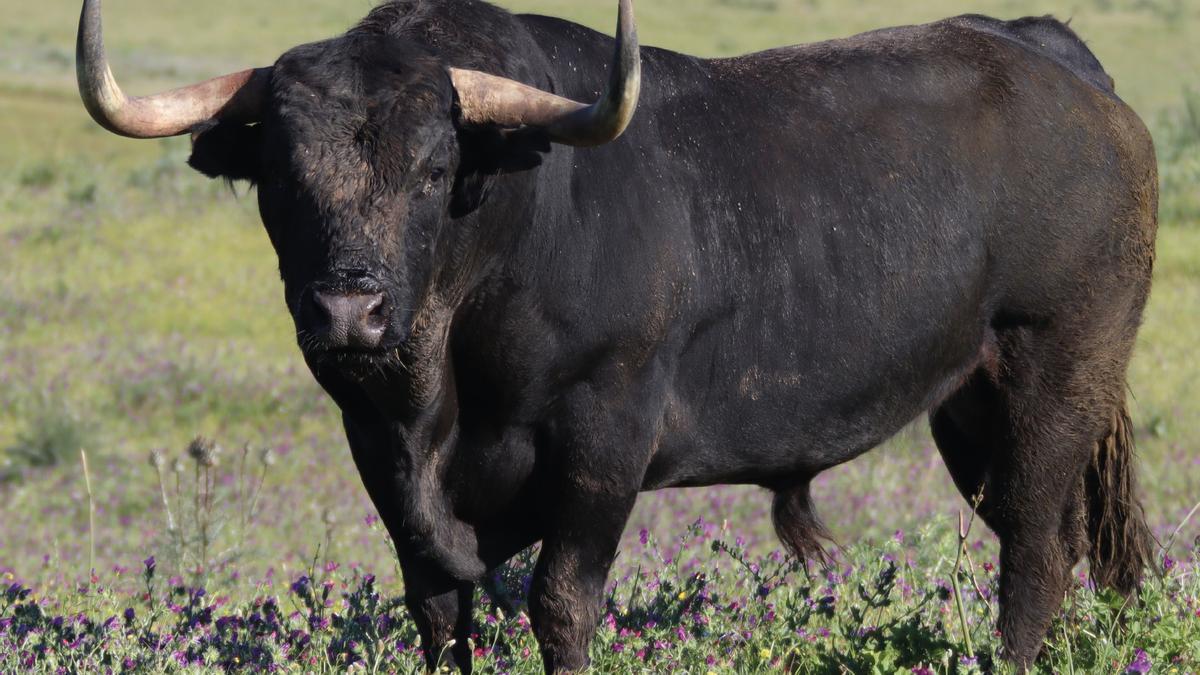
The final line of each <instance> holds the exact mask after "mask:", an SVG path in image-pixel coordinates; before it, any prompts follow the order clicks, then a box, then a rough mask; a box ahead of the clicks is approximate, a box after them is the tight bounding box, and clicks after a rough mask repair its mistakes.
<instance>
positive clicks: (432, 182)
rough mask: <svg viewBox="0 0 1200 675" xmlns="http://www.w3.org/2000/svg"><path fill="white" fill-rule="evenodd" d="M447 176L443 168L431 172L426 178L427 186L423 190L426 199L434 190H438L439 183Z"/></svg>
mask: <svg viewBox="0 0 1200 675" xmlns="http://www.w3.org/2000/svg"><path fill="white" fill-rule="evenodd" d="M445 175H446V170H445V169H441V168H438V169H434V170H432V171H430V172H429V176H428V177H426V178H425V186H424V189H423V190H422V192H424V193H425V196H426V197H428V196H430V195H432V194H433V192H434V190H435V189H436V188H437V184H438V181H440V180H441V179H442V177H443V176H445Z"/></svg>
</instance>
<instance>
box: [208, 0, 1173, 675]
mask: <svg viewBox="0 0 1200 675" xmlns="http://www.w3.org/2000/svg"><path fill="white" fill-rule="evenodd" d="M612 49H613V44H612V40H611V39H610V38H608V37H606V36H604V35H601V34H598V33H595V32H593V31H591V30H588V29H586V28H583V27H581V26H578V25H576V24H573V23H569V22H566V21H561V20H557V19H552V18H546V17H537V16H512V15H510V14H508V13H506V12H504V11H502V10H500V9H497V8H495V7H492V6H490V5H487V4H485V3H482V2H476V1H473V0H458V1H453V2H452V1H450V0H423V1H419V2H418V1H416V0H411V1H405V2H389V3H386V4H384V5H382V6H380V7H378V8H376V9H375V10H373V11H372V12H371V13H370V15H369V16H368V17H367V18H366V19H365V20H364V21H363V22H362V24H361V25H359V26H358V27H356V28H355V29H353V30H351V31H350V32H349V33H347V34H346V35H344V36H342V37H339V38H336V39H333V40H329V41H326V42H321V43H316V44H312V45H305V46H302V47H297V48H296V49H294V50H292V51H290V52H288V53H287V54H285V55H284V56H283V57H282V58H281V59H280V60H279V62H278V64H277V65H276V66H275V68H274V71H273V75H272V93H271V101H270V105H269V110H268V111H267V115H266V117H265V119H264V120H263V121H262V123H261V124H259V125H258V126H256V127H253V128H226V127H225V126H224V125H219V126H217V127H216V128H213V129H210V130H208V131H205V132H204V133H202V134H201V135H200V136H199V138H198V139H197V141H196V149H195V154H194V156H193V159H192V163H193V165H194V166H196V167H197V168H198V169H200V170H201V171H203V172H205V173H206V174H208V175H225V176H230V177H234V178H248V179H251V180H253V181H255V182H256V183H257V184H258V186H259V188H258V195H259V201H260V206H261V211H262V216H263V220H264V222H265V224H266V227H267V231H268V232H269V233H270V236H271V240H272V242H273V243H274V245H275V247H276V250H277V251H278V253H279V259H280V269H281V272H282V275H283V279H284V282H285V288H286V299H287V303H288V306H289V308H290V309H291V311H292V313H293V315H294V316H295V317H296V321H297V328H298V331H299V335H300V340H301V345H302V347H304V353H305V357H306V358H307V359H308V362H309V364H310V366H311V368H312V371H313V373H314V375H315V376H316V377H317V379H318V380H319V381H320V383H321V384H322V385H323V386H324V387H325V389H326V390H327V391H328V392H329V393H330V395H331V396H332V397H333V398H334V400H335V401H336V402H337V403H338V405H339V406H340V407H341V409H342V411H343V414H344V422H345V427H346V433H347V437H348V438H349V441H350V445H351V449H352V451H353V454H354V460H355V462H356V463H357V465H358V467H359V469H360V471H361V473H362V476H363V482H364V484H365V485H366V488H367V490H368V492H369V493H370V495H371V498H372V499H373V500H374V502H375V504H376V505H377V507H378V509H379V512H380V515H381V517H382V518H383V520H384V522H385V523H386V524H387V526H388V529H389V531H390V533H391V535H392V537H393V539H394V540H395V542H396V547H397V551H398V553H399V556H400V560H401V564H402V566H403V570H404V574H405V578H406V584H407V593H408V605H409V607H410V608H411V610H412V611H413V612H414V614H415V616H416V619H417V622H418V626H420V628H421V632H422V637H423V640H424V644H425V645H426V649H427V653H428V654H429V657H430V664H431V665H435V664H436V659H437V655H438V654H439V653H440V651H441V649H440V647H441V646H442V645H444V644H446V642H447V641H449V640H450V639H451V638H455V639H457V641H458V642H457V645H456V646H455V647H454V649H453V650H452V652H453V657H454V659H455V660H457V663H458V665H459V666H460V667H462V668H464V669H466V670H469V668H470V654H469V651H468V650H467V647H466V645H467V640H466V632H467V630H468V629H469V616H470V607H469V602H470V598H471V593H470V589H471V588H472V584H474V583H475V582H477V581H478V580H479V579H480V578H481V577H483V576H484V574H485V573H486V572H487V571H488V570H490V569H492V568H494V567H496V566H497V565H500V564H501V563H503V562H504V561H505V560H507V559H508V558H509V557H510V556H511V555H513V554H514V553H515V552H517V551H519V550H520V549H522V548H524V547H526V546H528V545H529V544H531V543H533V542H535V541H538V540H541V541H542V542H543V548H542V554H541V558H540V560H539V562H538V567H537V572H536V578H535V581H534V586H533V595H532V599H531V610H532V618H533V621H534V628H535V630H536V633H537V635H538V639H539V641H540V644H541V646H542V650H543V656H544V658H545V663H546V668H547V671H560V670H576V669H579V668H582V667H583V666H585V665H586V654H587V645H588V642H589V640H590V636H591V633H592V631H593V628H594V627H595V625H596V621H597V617H598V611H599V607H600V599H601V594H602V590H603V587H604V582H605V576H606V574H607V572H608V568H609V565H610V564H611V562H612V558H613V555H614V553H615V551H616V547H617V542H618V540H619V538H620V534H621V531H622V528H623V527H624V524H625V519H626V517H627V515H628V513H629V510H630V509H631V508H632V506H633V503H634V500H635V497H636V495H637V493H638V491H640V490H652V489H657V488H663V487H669V486H697V485H711V484H715V483H730V482H734V483H755V484H760V485H764V486H767V487H769V488H771V489H772V490H775V491H776V492H777V495H778V496H777V499H776V503H775V510H774V515H775V519H776V527H777V529H778V531H779V533H780V535H781V536H782V537H783V539H784V540H785V542H787V544H788V545H789V546H791V547H792V548H793V549H794V550H795V551H796V552H797V553H800V554H810V555H817V554H819V551H820V547H819V543H818V540H819V535H820V525H819V523H818V521H817V520H816V518H815V516H814V514H813V513H812V508H811V504H810V502H809V495H808V483H809V481H810V480H811V478H812V477H813V476H815V475H816V474H817V473H819V472H820V471H822V470H824V469H827V468H829V467H832V466H834V465H837V464H840V463H842V462H845V461H848V460H850V459H852V458H854V457H855V456H857V455H859V454H861V453H863V452H866V451H867V450H869V449H870V448H872V447H874V446H875V445H877V444H879V443H880V442H881V441H883V440H884V439H886V438H888V437H889V436H890V435H892V434H893V433H895V432H896V431H897V430H898V429H900V428H901V427H902V426H904V425H905V424H907V423H908V422H909V421H911V420H913V419H914V418H916V417H918V416H919V415H921V414H923V413H925V412H927V411H933V426H934V431H935V435H936V437H937V441H938V444H939V447H940V448H941V449H942V452H943V454H944V455H945V457H946V461H947V466H948V467H949V468H950V470H951V472H952V474H953V476H954V479H955V481H956V482H957V484H958V485H959V486H960V488H962V490H963V491H964V492H965V493H967V494H969V495H970V494H974V493H975V492H977V491H978V490H980V489H982V490H983V493H984V503H983V507H982V511H983V515H984V517H985V519H986V520H987V522H988V523H989V524H990V525H991V526H992V527H993V528H994V529H995V530H996V532H997V533H998V534H999V536H1000V538H1001V543H1002V549H1003V552H1002V564H1003V574H1002V580H1001V595H1002V615H1001V619H1000V626H1001V629H1002V630H1003V631H1004V643H1005V648H1006V650H1007V656H1008V657H1009V658H1010V659H1011V660H1013V661H1014V662H1016V663H1018V664H1021V665H1029V664H1030V662H1031V661H1032V660H1033V659H1034V657H1035V656H1036V654H1037V653H1038V651H1039V649H1040V646H1041V643H1042V639H1043V637H1044V635H1045V632H1046V630H1047V628H1048V626H1049V624H1050V621H1051V618H1052V617H1053V616H1054V613H1055V612H1056V611H1057V610H1058V607H1059V604H1060V603H1061V601H1062V598H1063V593H1064V592H1065V589H1066V588H1067V584H1068V581H1069V574H1070V569H1071V567H1072V566H1073V565H1074V564H1075V562H1076V561H1078V560H1079V558H1080V557H1081V556H1082V555H1084V554H1086V553H1088V551H1089V550H1091V551H1093V555H1099V556H1102V560H1101V562H1102V564H1103V567H1102V570H1103V576H1102V580H1110V581H1112V582H1113V583H1114V584H1115V585H1118V586H1120V587H1121V588H1122V589H1125V590H1128V589H1131V588H1133V587H1135V586H1136V582H1137V579H1138V578H1140V573H1141V564H1142V563H1143V562H1144V560H1143V559H1142V555H1143V553H1144V550H1143V549H1142V548H1140V547H1139V545H1138V543H1137V542H1139V541H1142V539H1141V538H1142V537H1143V535H1144V532H1145V530H1144V522H1143V521H1142V516H1141V510H1140V508H1139V507H1137V505H1136V497H1135V496H1134V495H1133V494H1132V486H1133V478H1132V477H1133V463H1132V446H1131V443H1130V442H1129V438H1128V434H1127V433H1126V432H1127V430H1128V424H1125V425H1124V426H1121V425H1116V426H1114V425H1113V423H1112V420H1114V419H1125V417H1124V399H1123V394H1122V387H1123V384H1124V374H1125V368H1126V365H1127V363H1128V359H1129V354H1130V350H1131V348H1132V345H1133V341H1134V336H1135V333H1136V329H1137V326H1138V323H1139V320H1140V316H1141V311H1142V308H1143V305H1144V303H1145V300H1146V296H1147V293H1148V291H1149V286H1150V272H1151V265H1152V260H1153V246H1154V235H1155V223H1156V221H1155V218H1156V200H1157V193H1156V178H1155V160H1154V156H1153V150H1152V147H1151V143H1150V139H1149V136H1148V135H1147V133H1146V131H1145V129H1144V127H1143V125H1142V124H1141V122H1140V121H1139V120H1138V118H1137V117H1136V116H1135V115H1134V114H1133V113H1132V112H1131V111H1130V110H1129V109H1128V108H1127V107H1125V106H1124V104H1122V103H1121V102H1120V100H1119V99H1117V98H1116V97H1115V95H1114V94H1113V93H1112V92H1113V88H1112V83H1111V79H1109V78H1108V76H1107V75H1106V74H1105V73H1104V71H1103V70H1102V69H1101V67H1100V65H1099V63H1098V62H1096V60H1095V58H1094V57H1093V56H1092V55H1091V53H1090V52H1089V51H1088V50H1087V48H1086V47H1085V46H1084V45H1083V44H1082V42H1080V41H1079V40H1078V38H1076V37H1075V36H1074V34H1073V33H1071V31H1070V30H1069V29H1068V28H1066V27H1065V26H1063V25H1062V24H1060V23H1058V22H1056V21H1053V20H1051V19H1025V20H1020V21H1015V22H1007V23H1006V22H1000V21H995V20H992V19H987V18H984V17H960V18H958V19H949V20H946V21H943V22H938V23H934V24H929V25H925V26H914V27H904V28H894V29H887V30H881V31H875V32H873V33H868V34H864V35H860V36H856V37H852V38H848V39H845V40H838V41H832V42H824V43H819V44H812V45H804V46H798V47H790V48H785V49H777V50H772V51H768V52H763V53H759V54H752V55H748V56H743V57H738V58H733V59H717V60H704V59H699V58H694V57H691V56H686V55H682V54H677V53H673V52H670V51H665V50H660V49H651V48H647V49H644V50H643V54H642V56H643V68H644V74H643V78H644V88H643V95H642V99H641V104H640V107H639V110H638V112H637V115H636V117H635V119H634V122H633V124H632V126H631V127H630V128H629V130H628V132H627V133H626V134H625V136H623V137H622V138H620V139H619V140H617V141H616V142H614V143H611V144H608V145H605V146H603V147H599V148H595V149H587V150H583V149H572V148H567V147H561V146H555V147H550V146H549V145H548V144H547V143H546V140H545V138H544V136H542V135H541V134H540V133H539V132H538V131H537V130H517V131H512V130H499V129H478V128H465V127H464V126H463V125H462V124H461V123H460V122H459V119H458V111H457V110H456V99H455V94H454V91H453V89H452V84H451V80H450V78H449V76H448V72H447V67H448V66H457V67H467V68H476V69H482V70H486V71H489V72H492V73H496V74H501V75H505V76H507V77H510V78H513V79H517V80H520V81H523V82H526V83H528V84H530V85H533V86H537V87H540V88H542V89H545V90H549V91H554V92H557V93H561V94H563V95H566V96H570V97H573V98H575V99H578V100H591V99H593V98H594V97H595V96H596V94H597V92H598V89H599V88H600V87H601V86H602V84H603V83H604V82H605V81H606V68H607V64H608V62H609V60H610V56H611V52H612ZM314 285H319V286H320V287H321V288H328V287H334V288H339V287H341V288H368V287H369V288H370V289H372V292H375V290H376V289H377V290H381V291H382V292H383V293H384V297H385V307H386V313H387V332H386V337H385V339H384V345H383V346H384V348H383V349H381V350H380V351H379V352H377V353H371V354H347V353H343V352H334V351H329V350H327V349H323V348H322V345H321V344H319V343H318V342H316V341H313V340H311V339H308V338H307V337H306V334H305V321H306V320H305V313H304V307H305V303H306V301H307V300H306V298H307V297H308V295H309V294H310V293H311V291H312V288H313V287H314ZM1098 448H1101V449H1102V450H1098ZM1071 486H1074V487H1073V488H1072V489H1067V488H1068V487H1071ZM1114 500H1117V501H1114ZM1089 537H1090V538H1091V539H1092V540H1097V539H1098V538H1102V539H1103V540H1102V541H1099V540H1097V541H1089Z"/></svg>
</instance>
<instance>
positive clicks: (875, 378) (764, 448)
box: [642, 330, 992, 490]
mask: <svg viewBox="0 0 1200 675" xmlns="http://www.w3.org/2000/svg"><path fill="white" fill-rule="evenodd" d="M991 340H992V338H991V334H990V331H986V330H985V331H982V335H981V337H980V338H979V339H978V340H971V341H970V343H964V344H961V345H958V346H955V347H953V348H950V349H949V350H948V351H950V352H952V353H957V354H959V355H958V356H955V357H952V358H947V359H945V360H944V362H943V363H941V364H940V366H939V367H937V368H932V369H928V370H923V371H916V372H911V373H908V374H906V375H903V376H896V375H895V374H894V372H888V373H881V372H872V371H871V370H870V369H869V368H868V369H855V368H847V369H845V370H843V371H840V376H841V377H840V379H839V380H838V381H837V382H829V381H823V380H828V374H827V373H823V372H822V371H820V370H816V369H808V370H800V369H797V370H795V371H790V372H789V371H781V370H778V369H777V370H771V371H768V370H766V369H763V368H761V367H755V366H751V367H749V368H745V369H741V370H740V371H739V372H738V374H737V376H736V377H730V378H726V379H727V384H726V385H725V386H723V387H721V388H719V389H713V388H708V389H704V388H694V389H689V388H688V386H687V384H686V383H685V384H684V385H683V386H682V387H677V388H676V389H675V391H673V392H672V395H671V396H669V397H668V403H667V405H666V407H665V410H664V413H663V421H662V433H661V434H660V436H659V441H658V444H657V447H656V448H655V451H654V455H653V458H652V460H651V462H650V465H649V468H648V470H647V472H646V476H645V480H644V481H643V484H642V488H643V489H644V490H655V489H660V488H667V487H692V486H703V485H717V484H731V483H734V484H738V483H740V484H757V485H764V486H767V487H771V486H773V485H776V484H787V483H789V482H791V481H794V480H796V479H797V478H811V477H812V476H813V475H816V474H817V473H819V472H821V471H823V470H825V469H828V468H831V467H833V466H836V465H838V464H842V463H844V462H847V461H849V460H851V459H854V458H855V457H857V456H859V455H861V454H863V453H865V452H867V451H868V450H870V449H872V448H874V447H876V446H877V445H879V444H880V443H882V442H883V441H885V440H887V439H888V438H890V437H891V436H893V435H895V434H896V433H897V432H899V431H900V430H901V429H903V428H904V426H905V425H907V424H909V423H910V422H912V421H913V420H914V419H916V418H918V417H919V416H920V415H922V414H923V413H925V412H926V411H928V410H930V409H931V408H933V407H935V406H936V405H938V404H939V403H940V402H941V401H943V400H945V398H946V397H948V396H949V395H950V394H952V393H953V392H954V391H955V390H956V389H957V388H958V387H959V386H961V384H962V382H963V381H964V380H965V378H966V377H967V376H968V375H970V373H972V372H973V371H975V370H976V369H977V368H978V367H979V366H980V364H981V363H982V362H983V361H984V359H986V358H988V354H990V353H991ZM901 370H902V369H901Z"/></svg>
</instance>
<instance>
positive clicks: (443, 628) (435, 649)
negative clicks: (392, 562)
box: [400, 554, 475, 673]
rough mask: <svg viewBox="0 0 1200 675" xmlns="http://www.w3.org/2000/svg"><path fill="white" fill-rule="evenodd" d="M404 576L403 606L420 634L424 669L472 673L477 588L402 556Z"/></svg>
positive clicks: (401, 565) (401, 566)
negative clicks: (473, 608) (470, 640)
mask: <svg viewBox="0 0 1200 675" xmlns="http://www.w3.org/2000/svg"><path fill="white" fill-rule="evenodd" d="M400 570H401V572H402V573H403V574H404V604H405V606H407V607H408V611H409V612H410V613H411V614H412V617H413V621H414V622H415V623H416V624H417V631H418V632H419V633H420V635H421V649H422V651H423V652H424V653H425V667H426V668H427V669H428V671H429V672H436V671H438V669H439V668H441V667H442V666H449V667H450V668H451V669H453V668H455V667H458V668H459V669H460V670H461V671H462V672H463V673H470V672H471V646H470V644H469V643H468V638H469V637H470V634H471V609H472V603H473V602H474V599H475V586H474V584H471V583H466V582H461V581H454V580H452V579H451V578H450V577H449V576H447V575H446V574H445V573H443V572H441V571H439V570H434V569H432V568H431V567H430V566H429V565H428V564H427V563H423V562H421V561H418V560H413V559H411V558H409V557H407V556H405V555H404V554H401V556H400Z"/></svg>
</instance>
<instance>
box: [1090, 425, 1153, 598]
mask: <svg viewBox="0 0 1200 675" xmlns="http://www.w3.org/2000/svg"><path fill="white" fill-rule="evenodd" d="M1135 474H1136V458H1135V457H1134V449H1133V426H1132V423H1131V422H1130V420H1129V412H1128V410H1127V409H1126V407H1125V405H1124V404H1122V405H1121V408H1120V410H1118V411H1117V412H1116V414H1114V415H1113V420H1112V424H1111V426H1110V428H1109V432H1108V434H1107V435H1106V436H1105V437H1104V438H1103V439H1101V440H1100V442H1098V443H1097V444H1096V448H1095V450H1094V451H1093V454H1092V462H1091V465H1090V466H1089V467H1088V471H1087V477H1086V479H1085V480H1086V483H1085V486H1086V490H1087V504H1088V542H1089V552H1088V558H1089V560H1090V561H1091V573H1092V580H1093V581H1094V582H1095V583H1096V585H1097V586H1101V587H1109V588H1113V589H1115V590H1117V591H1119V592H1121V593H1123V594H1126V595H1128V594H1130V593H1133V592H1134V591H1135V590H1137V588H1138V586H1139V585H1140V584H1141V581H1142V573H1143V571H1145V569H1146V568H1147V567H1148V566H1149V565H1150V564H1151V560H1152V558H1153V551H1154V549H1153V544H1152V542H1153V537H1152V535H1151V533H1150V528H1149V526H1148V525H1147V524H1146V514H1145V512H1144V511H1143V510H1142V503H1141V501H1140V500H1139V498H1138V494H1137V485H1136V478H1135Z"/></svg>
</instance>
